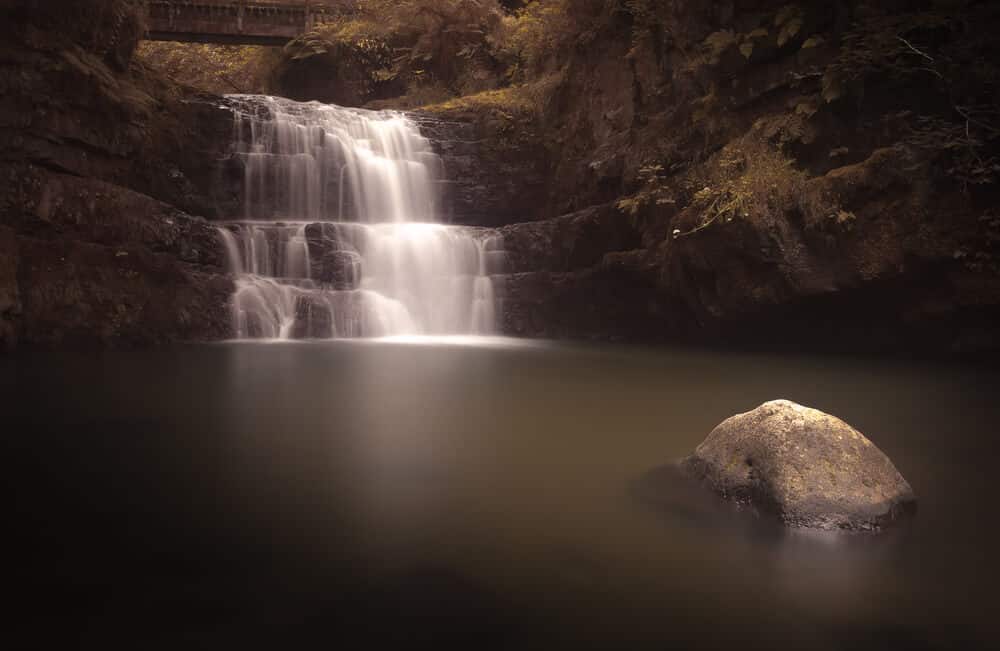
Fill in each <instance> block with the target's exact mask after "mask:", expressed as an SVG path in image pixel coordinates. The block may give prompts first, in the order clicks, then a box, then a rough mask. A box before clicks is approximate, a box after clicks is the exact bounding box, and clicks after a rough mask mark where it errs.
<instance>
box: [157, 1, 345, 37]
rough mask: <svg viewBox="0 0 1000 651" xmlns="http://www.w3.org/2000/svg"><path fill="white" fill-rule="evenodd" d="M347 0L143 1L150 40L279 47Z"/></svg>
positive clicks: (330, 17) (340, 8) (342, 8)
mask: <svg viewBox="0 0 1000 651" xmlns="http://www.w3.org/2000/svg"><path fill="white" fill-rule="evenodd" d="M353 5H354V1H353V0H340V1H331V0H328V1H326V2H319V1H313V0H304V1H300V2H294V1H292V0H276V1H272V0H149V16H148V22H147V25H148V28H149V29H148V32H147V34H146V38H147V39H148V40H151V41H184V42H189V43H219V44H225V45H284V44H285V43H287V42H288V41H290V40H292V39H293V38H296V37H297V36H301V35H302V34H304V33H306V32H308V31H309V30H311V29H313V28H314V27H316V26H317V25H319V24H321V23H324V22H329V21H332V20H335V19H336V18H337V17H338V16H340V15H341V14H342V13H343V12H344V11H346V10H347V9H349V8H351V7H352V6H353Z"/></svg>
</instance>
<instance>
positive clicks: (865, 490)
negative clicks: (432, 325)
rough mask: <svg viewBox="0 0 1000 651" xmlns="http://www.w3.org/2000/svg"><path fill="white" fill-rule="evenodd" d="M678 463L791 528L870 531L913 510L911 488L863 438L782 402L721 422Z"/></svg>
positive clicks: (823, 416)
mask: <svg viewBox="0 0 1000 651" xmlns="http://www.w3.org/2000/svg"><path fill="white" fill-rule="evenodd" d="M681 465H682V468H683V469H684V470H685V471H686V472H687V473H688V474H689V475H690V476H692V477H694V478H696V479H698V480H700V481H702V482H704V483H705V484H706V485H707V486H709V487H711V489H712V490H714V491H715V492H716V493H718V494H719V495H721V496H722V497H723V498H725V499H727V500H731V501H734V502H738V503H741V504H748V505H750V506H752V507H754V508H756V509H759V510H760V511H763V512H767V513H771V514H774V515H776V516H777V517H778V518H780V519H781V521H782V522H784V523H785V524H786V525H789V526H793V527H808V528H816V529H832V530H837V529H839V530H852V531H875V530H878V529H881V528H883V527H885V526H887V525H889V524H891V523H893V522H895V521H896V520H898V519H899V518H901V517H903V516H905V515H907V514H909V513H912V512H913V511H914V510H915V508H916V497H915V496H914V493H913V489H912V488H910V485H909V484H908V483H907V481H906V480H905V479H903V476H902V475H901V474H900V473H899V471H898V470H896V467H895V466H894V465H893V464H892V461H890V460H889V458H888V457H886V456H885V454H883V453H882V451H881V450H879V449H878V448H877V447H876V446H875V445H874V444H873V443H872V442H871V441H869V440H868V439H867V438H865V436H864V435H863V434H861V433H860V432H858V431H857V430H855V429H854V428H853V427H851V426H850V425H848V424H847V423H845V422H844V421H842V420H840V419H838V418H835V417H834V416H830V415H829V414H825V413H823V412H821V411H818V410H816V409H810V408H808V407H803V406H802V405H798V404H796V403H794V402H790V401H787V400H775V401H773V402H767V403H764V404H763V405H761V406H760V407H758V408H757V409H754V410H753V411H750V412H747V413H745V414H738V415H736V416H733V417H732V418H729V419H727V420H725V421H723V422H722V424H720V425H719V426H718V427H716V428H715V429H714V430H712V433H711V434H709V435H708V438H707V439H705V441H704V442H703V443H702V444H701V445H699V446H698V448H697V449H696V450H695V452H694V454H692V455H691V456H690V457H688V458H686V459H684V460H683V461H682V462H681Z"/></svg>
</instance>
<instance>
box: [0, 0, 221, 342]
mask: <svg viewBox="0 0 1000 651" xmlns="http://www.w3.org/2000/svg"><path fill="white" fill-rule="evenodd" d="M144 5H145V3H143V2H141V1H140V0H73V1H72V2H65V3H39V2H34V1H31V0H9V1H7V2H2V3H0V37H2V38H0V42H2V45H0V51H2V55H3V56H2V57H0V59H2V61H0V87H2V88H3V89H4V92H3V93H2V96H0V150H2V154H0V188H2V189H0V349H3V348H10V347H13V346H15V345H27V346H32V347H42V348H55V347H95V346H98V347H101V346H134V345H148V344H159V343H167V342H171V341H177V340H204V339H218V338H223V337H226V336H228V335H229V327H230V325H229V315H228V309H227V302H228V298H229V295H230V293H231V291H232V281H231V280H230V279H229V278H228V276H227V275H226V274H225V272H224V264H225V263H224V260H223V259H222V251H221V248H220V245H219V242H218V238H217V236H216V234H215V230H214V229H213V228H212V227H211V225H210V224H208V223H207V222H206V221H205V220H204V219H202V218H200V217H194V216H191V215H205V216H209V217H210V216H213V210H214V209H213V206H214V201H213V199H212V197H211V189H212V186H213V185H214V184H213V174H212V169H213V166H214V164H215V159H216V158H218V157H219V156H220V155H221V152H222V151H224V150H225V149H226V148H228V145H229V141H230V139H231V137H232V117H231V115H229V114H228V113H227V112H226V111H222V110H219V108H218V102H214V101H212V100H211V99H210V98H204V97H201V98H199V97H196V96H195V95H194V94H193V93H190V92H189V93H185V92H181V89H178V88H177V87H176V86H174V85H173V84H171V83H170V82H168V81H166V80H165V79H162V78H160V77H158V76H156V75H155V74H152V73H151V72H150V71H149V70H147V69H145V68H143V67H142V66H139V65H138V64H136V63H134V62H133V61H132V58H131V55H132V52H133V50H134V49H135V45H136V43H137V41H138V39H139V38H140V37H141V34H142V31H143V28H142V16H143V13H144V11H145V6H144ZM188 213H190V214H188Z"/></svg>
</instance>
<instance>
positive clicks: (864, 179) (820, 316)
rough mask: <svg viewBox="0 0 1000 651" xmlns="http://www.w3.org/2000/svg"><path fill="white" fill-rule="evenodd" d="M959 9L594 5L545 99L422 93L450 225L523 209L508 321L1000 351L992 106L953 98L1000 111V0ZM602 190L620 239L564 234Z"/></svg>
mask: <svg viewBox="0 0 1000 651" xmlns="http://www.w3.org/2000/svg"><path fill="white" fill-rule="evenodd" d="M585 5H586V6H585ZM587 6H589V7H591V9H587V8H586V7H587ZM948 7H949V8H948V9H945V8H943V6H940V7H939V6H937V5H933V3H932V4H931V5H926V4H922V5H914V4H912V3H871V2H861V1H854V0H843V1H839V2H834V3H830V2H819V1H818V0H807V1H804V2H798V3H793V4H789V3H788V2H786V1H785V0H762V1H760V2H719V3H694V2H690V3H638V4H637V3H632V2H624V0H612V1H611V2H606V3H590V4H589V5H588V4H587V3H581V4H580V6H579V7H578V9H580V11H578V12H574V14H573V16H571V18H573V19H574V20H577V22H578V23H579V24H578V25H577V27H576V28H575V29H577V30H578V31H579V32H580V33H581V34H583V33H585V34H586V37H585V38H581V42H586V43H587V46H586V47H583V46H577V47H571V48H566V49H565V50H561V51H559V52H553V54H552V56H553V57H554V59H555V60H557V62H558V63H560V64H565V68H564V73H561V74H560V75H558V78H557V80H556V81H554V82H552V85H551V89H552V90H551V93H545V94H542V95H541V96H542V97H543V98H544V101H543V100H539V99H538V98H537V97H536V96H534V95H532V94H531V93H528V94H527V95H525V94H524V93H523V92H522V91H519V90H518V89H516V88H514V89H509V90H507V91H505V92H502V93H501V92H496V93H492V94H489V93H487V94H484V95H483V96H482V97H480V98H478V99H475V98H462V99H460V100H456V101H451V102H447V103H445V104H443V105H439V106H436V107H431V108H429V109H427V111H426V112H427V114H428V115H431V116H432V117H433V118H434V119H436V120H437V122H435V121H434V120H430V119H429V120H428V121H427V123H426V125H422V127H424V128H425V131H426V132H427V133H428V135H429V136H430V137H431V138H432V139H434V140H435V141H437V142H439V143H440V146H439V149H440V151H441V153H442V156H443V157H444V160H445V167H446V169H447V170H448V172H449V176H450V177H451V178H453V179H455V181H454V182H453V183H452V184H451V186H450V188H449V189H450V193H446V197H448V199H449V201H448V202H447V203H446V205H449V206H451V207H452V210H453V219H454V220H455V221H456V222H461V223H473V224H480V225H490V226H497V225H504V224H515V225H514V226H510V227H509V228H508V229H507V230H508V232H507V233H506V236H507V237H506V239H507V243H506V244H505V249H506V251H507V254H508V258H509V260H511V261H512V264H511V271H510V273H511V274H512V275H511V276H510V277H509V278H508V281H509V282H508V286H509V289H510V291H509V292H508V293H507V294H508V297H509V298H510V299H511V300H508V301H507V305H508V306H510V307H511V309H512V310H513V311H512V312H510V313H509V314H507V315H505V323H507V324H508V325H509V326H510V327H509V328H507V332H509V333H511V334H527V335H531V334H539V335H546V336H577V337H592V336H595V335H598V334H599V332H597V330H596V329H597V328H603V327H605V325H607V326H610V327H611V328H612V329H613V330H614V333H613V334H612V331H611V330H609V331H607V332H608V336H610V337H619V336H626V337H629V338H637V337H641V338H643V339H650V338H652V339H673V340H678V339H680V340H693V341H697V342H699V343H709V344H717V343H720V342H725V343H726V344H729V345H740V346H766V347H781V348H804V349H810V350H816V349H825V350H852V351H866V352H869V351H871V352H874V351H885V350H908V351H913V350H919V351H935V352H942V351H952V352H971V351H976V350H983V349H992V350H996V349H998V348H1000V328H998V327H997V324H1000V245H998V242H1000V215H998V212H997V208H996V206H997V205H998V200H1000V195H998V192H1000V173H998V171H1000V167H997V166H996V164H995V162H996V160H998V159H1000V136H998V134H1000V116H998V115H997V113H996V112H995V111H993V110H992V109H991V111H992V112H991V113H990V116H989V119H988V120H986V121H982V120H978V119H975V116H973V118H974V119H975V121H974V122H970V121H968V120H966V119H965V118H964V117H962V116H961V114H960V111H962V110H964V109H963V108H962V107H963V106H965V105H980V104H982V105H983V106H986V105H989V106H991V107H994V106H996V105H997V94H996V85H995V84H994V83H993V82H990V81H988V80H987V79H986V77H989V75H993V76H994V78H995V74H996V66H995V64H994V63H990V62H995V61H998V60H1000V58H998V56H997V55H998V53H997V50H996V47H997V46H996V39H995V38H993V34H995V31H996V26H997V25H998V24H1000V8H998V6H997V5H996V3H992V4H991V3H982V2H972V1H971V0H958V1H956V2H955V3H951V4H949V5H948ZM931 24H934V25H936V27H934V28H933V29H931V28H929V27H928V25H931ZM900 38H902V39H905V40H906V41H907V42H909V43H911V44H913V45H914V46H915V47H917V48H918V49H920V51H922V52H925V53H927V54H928V56H929V57H931V58H933V59H934V60H935V62H936V63H935V66H933V70H927V69H921V68H920V66H918V65H916V64H917V63H918V62H919V60H920V59H923V61H928V60H927V59H925V58H923V57H921V56H919V55H915V54H914V52H913V51H912V50H909V48H908V47H907V46H906V45H905V44H904V42H903V41H901V40H900ZM560 57H561V58H560ZM861 59H863V60H864V61H867V62H870V64H869V63H863V62H861ZM945 61H948V62H952V63H947V64H945V63H944V62H945ZM961 62H966V63H961ZM980 64H982V65H980ZM977 71H981V72H982V73H983V74H985V75H986V77H983V76H981V75H980V72H977ZM988 71H992V72H988ZM929 77H933V78H934V79H936V80H937V81H934V80H931V79H929ZM929 82H930V83H929ZM958 96H962V97H965V98H966V99H964V100H962V101H961V102H959V103H958V105H957V109H956V99H955V98H956V97H958ZM976 98H979V99H976ZM524 105H528V107H529V109H533V110H526V109H524V108H523V106H524ZM977 123H978V124H977ZM966 124H969V125H971V127H970V128H971V132H970V133H972V135H971V136H968V137H966V136H964V135H962V134H964V133H965V131H964V129H965V126H966ZM977 129H978V131H977ZM949 134H951V135H949ZM956 134H957V135H956ZM956 140H962V141H963V142H965V143H966V144H967V145H968V146H969V148H968V149H963V150H962V152H963V153H961V154H956V153H955V152H957V151H958V150H957V149H954V148H953V144H954V142H955V141H956ZM976 160H979V161H991V162H990V163H989V164H988V165H979V164H978V163H974V161H976ZM593 206H610V207H612V209H611V210H609V211H606V213H605V214H602V215H601V217H600V219H601V221H602V224H604V225H605V226H607V227H610V229H611V231H612V232H617V229H622V230H630V231H631V235H630V240H629V242H628V243H627V246H626V247H623V243H622V240H621V239H620V238H617V237H615V236H613V235H612V236H609V237H607V238H606V239H601V238H600V237H591V236H589V235H587V234H586V233H583V232H577V231H573V230H570V231H566V230H564V227H565V223H566V222H567V221H571V218H569V217H564V216H562V215H577V214H580V213H581V211H586V210H588V209H590V207H593ZM550 220H551V222H552V225H551V226H543V225H542V224H548V223H549V222H550ZM521 222H539V223H538V224H520V223H521ZM605 226H602V228H604V227H605ZM535 236H537V237H535ZM580 236H582V238H583V239H580ZM584 242H586V246H582V243H584ZM567 251H569V252H571V255H572V259H567V258H566V256H565V253H566V252H567ZM609 256H610V257H609ZM523 264H526V265H528V266H529V267H530V268H525V267H521V268H519V265H523ZM570 267H571V268H570ZM611 269H613V270H614V272H613V273H609V271H610V270H611ZM526 274H527V275H526ZM639 287H641V288H642V291H637V288H639ZM556 305H558V306H559V307H558V308H556V307H554V306H556ZM623 308H624V311H623ZM623 318H624V319H627V320H628V321H629V323H628V324H627V325H628V327H622V326H623V325H625V324H622V323H621V320H622V319H623Z"/></svg>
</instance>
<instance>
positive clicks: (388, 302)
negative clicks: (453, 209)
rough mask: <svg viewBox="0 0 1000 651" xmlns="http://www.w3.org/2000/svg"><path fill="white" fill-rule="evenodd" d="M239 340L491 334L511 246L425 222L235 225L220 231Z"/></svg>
mask: <svg viewBox="0 0 1000 651" xmlns="http://www.w3.org/2000/svg"><path fill="white" fill-rule="evenodd" d="M219 233H220V237H221V238H222V241H223V244H224V245H225V249H226V254H227V257H228V261H229V267H230V271H231V272H232V273H233V274H234V275H235V276H236V284H237V291H236V293H235V295H234V296H233V299H232V312H233V334H234V336H235V337H236V338H239V339H247V338H252V339H329V338H350V337H383V336H399V335H452V334H477V335H488V334H492V333H494V332H495V331H496V329H497V328H496V326H497V324H496V321H497V310H496V307H495V302H496V300H495V295H494V290H493V281H492V278H491V275H492V274H496V273H500V272H502V267H503V259H504V254H503V250H502V249H503V243H502V239H501V238H500V237H499V236H497V235H496V234H495V233H494V232H493V231H490V230H486V229H476V228H465V227H458V226H445V225H441V224H422V223H388V224H357V223H348V222H314V223H306V222H231V223H228V224H225V225H223V226H221V227H220V228H219Z"/></svg>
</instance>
